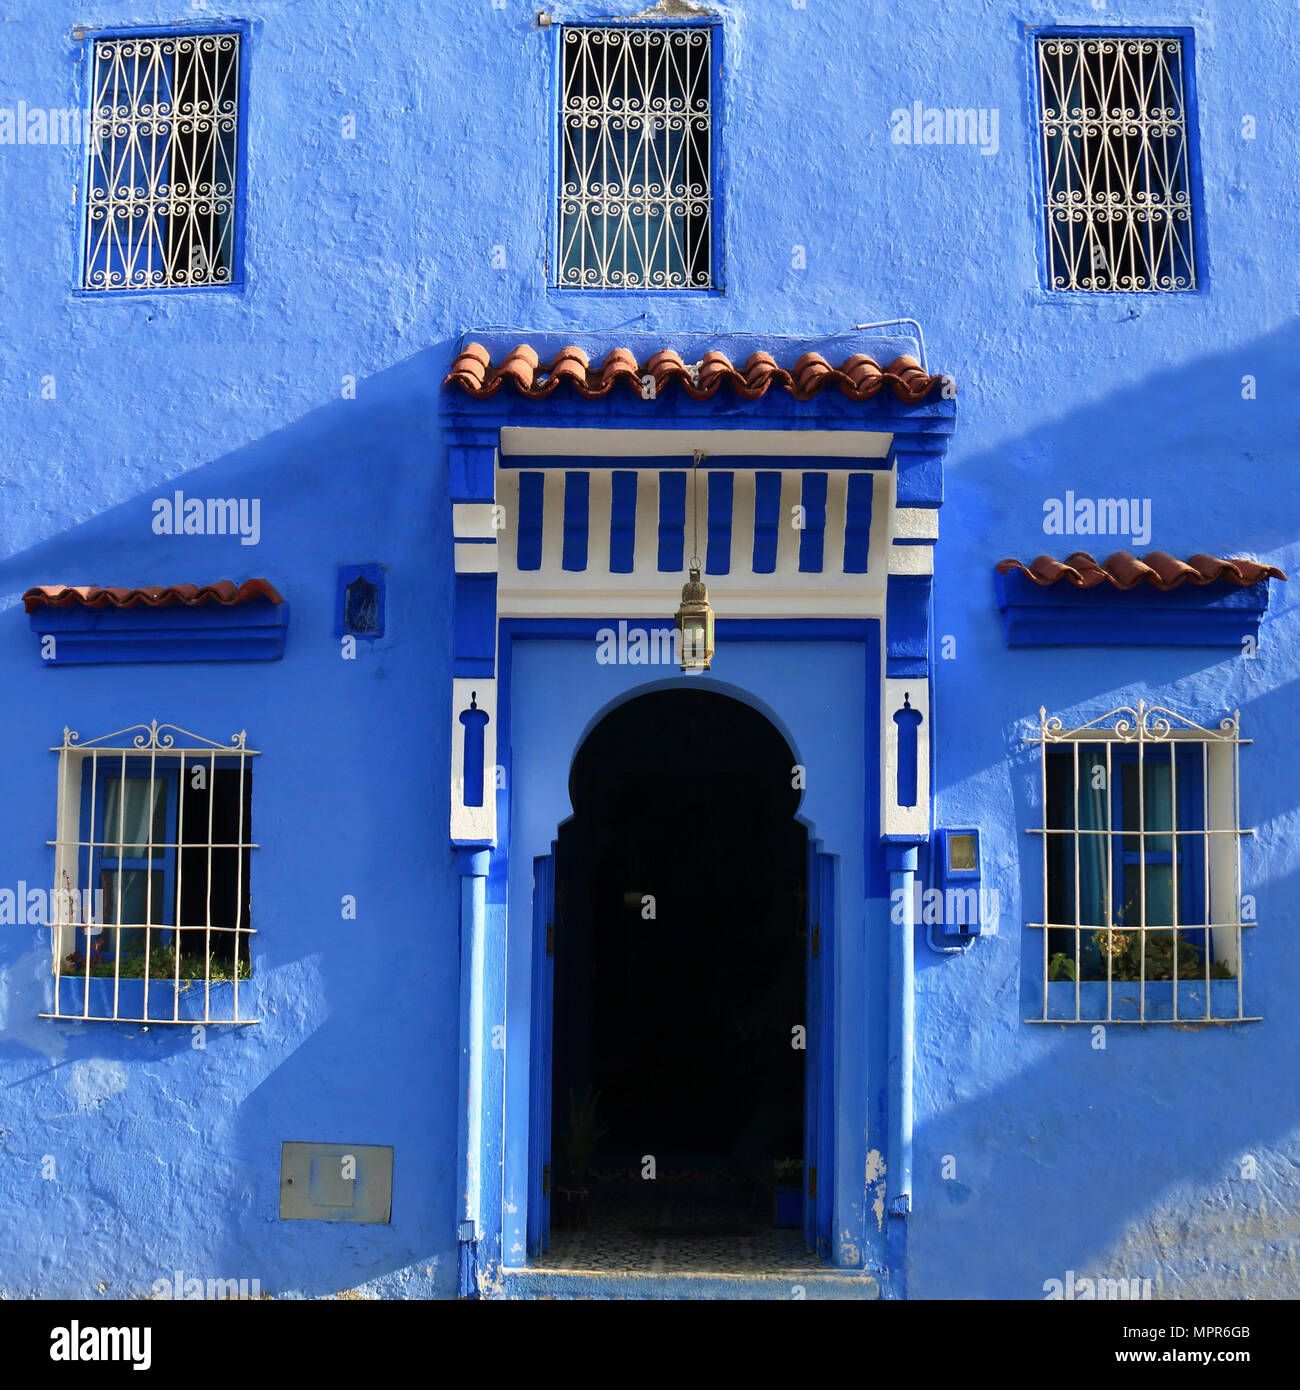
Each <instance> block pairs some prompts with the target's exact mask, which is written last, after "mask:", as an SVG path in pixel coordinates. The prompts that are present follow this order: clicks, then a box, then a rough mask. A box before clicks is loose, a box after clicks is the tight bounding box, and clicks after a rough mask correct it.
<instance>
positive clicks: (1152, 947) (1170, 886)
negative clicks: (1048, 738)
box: [1046, 742, 1228, 980]
mask: <svg viewBox="0 0 1300 1390" xmlns="http://www.w3.org/2000/svg"><path fill="white" fill-rule="evenodd" d="M1205 757H1206V752H1205V747H1204V745H1203V744H1200V743H1195V742H1185V743H1179V742H1168V743H1163V744H1156V745H1152V744H1146V745H1145V746H1144V747H1143V749H1142V754H1141V757H1139V750H1138V748H1137V747H1135V746H1133V745H1131V744H1123V743H1111V744H1110V745H1109V757H1108V745H1106V744H1103V743H1080V744H1079V745H1078V754H1077V759H1078V760H1077V765H1076V761H1075V752H1074V749H1073V748H1070V749H1068V750H1057V751H1052V752H1049V754H1048V756H1047V771H1046V777H1047V830H1048V836H1049V839H1048V845H1047V913H1048V915H1047V921H1048V923H1049V936H1048V949H1049V953H1050V960H1051V962H1052V966H1051V970H1052V975H1051V978H1055V979H1074V978H1076V972H1077V978H1078V979H1080V980H1105V979H1107V978H1108V974H1109V977H1110V978H1112V979H1116V980H1120V979H1138V978H1145V979H1147V980H1160V979H1165V980H1168V979H1172V978H1173V974H1174V968H1175V955H1176V957H1177V973H1178V977H1179V978H1180V979H1198V978H1204V976H1205V974H1206V969H1207V964H1208V967H1209V970H1210V973H1211V976H1212V977H1214V978H1224V977H1226V976H1227V973H1228V972H1227V968H1226V966H1225V965H1224V964H1223V963H1221V962H1216V961H1215V957H1214V947H1213V941H1212V933H1211V932H1210V931H1209V930H1208V924H1209V920H1210V919H1209V913H1208V904H1207V898H1206V892H1205V884H1206V882H1207V881H1208V876H1207V872H1206V852H1207V846H1206V840H1207V836H1206V829H1207V819H1206V806H1205V787H1206V785H1207V770H1206V763H1205ZM1068 924H1073V925H1068ZM1207 952H1208V961H1207ZM1108 956H1109V957H1110V959H1109V962H1108V960H1107V957H1108Z"/></svg>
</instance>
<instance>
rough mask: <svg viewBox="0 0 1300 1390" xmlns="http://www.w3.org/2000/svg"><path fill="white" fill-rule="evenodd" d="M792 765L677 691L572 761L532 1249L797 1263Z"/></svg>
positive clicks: (619, 718)
mask: <svg viewBox="0 0 1300 1390" xmlns="http://www.w3.org/2000/svg"><path fill="white" fill-rule="evenodd" d="M794 764H795V758H794V756H793V754H792V752H791V750H790V748H789V746H788V745H787V743H786V742H785V740H784V738H783V737H782V736H781V735H780V733H778V731H777V730H776V729H775V728H774V727H773V726H772V725H771V724H770V723H769V722H768V721H767V720H766V719H765V718H764V717H763V716H762V715H760V714H759V713H758V712H757V711H755V710H753V709H751V708H750V707H749V706H747V705H745V704H743V703H741V702H740V701H737V700H733V699H730V698H729V697H726V696H722V695H719V694H716V693H712V692H709V691H702V690H698V689H690V688H676V689H670V690H664V691H658V692H654V693H652V694H649V695H644V696H641V697H638V698H636V699H633V700H631V701H629V702H628V703H626V704H624V705H622V706H620V707H619V708H618V709H616V710H614V711H613V712H612V713H611V714H610V715H609V716H608V717H607V718H606V719H605V720H603V721H602V722H601V723H600V724H599V725H598V726H597V727H596V728H595V729H594V730H593V731H592V733H591V734H590V735H589V736H588V738H587V740H586V742H585V743H584V744H583V746H582V748H581V749H580V750H579V753H578V756H577V758H576V759H575V761H574V764H573V769H572V772H571V775H570V784H569V790H570V796H571V800H572V805H573V807H574V814H573V816H572V818H571V819H569V820H568V821H566V822H565V823H564V825H563V826H562V827H561V828H560V832H559V837H558V842H557V846H556V858H555V885H554V890H555V911H554V937H553V942H552V949H553V957H552V962H553V969H554V997H553V1013H552V1015H551V1019H552V1022H551V1027H552V1028H553V1036H552V1055H553V1071H552V1087H551V1123H552V1147H551V1156H550V1167H549V1172H548V1174H547V1188H548V1194H549V1197H550V1216H551V1226H552V1232H553V1234H552V1237H551V1249H552V1251H554V1250H555V1249H556V1248H557V1242H558V1241H560V1240H562V1238H563V1233H564V1232H566V1231H567V1232H581V1233H584V1235H583V1237H582V1238H583V1239H584V1240H585V1241H586V1242H587V1243H588V1244H590V1243H591V1240H592V1237H593V1234H594V1233H599V1232H604V1233H605V1234H606V1235H607V1236H608V1238H609V1239H610V1240H612V1241H614V1242H615V1243H617V1242H618V1240H619V1239H621V1240H623V1241H624V1242H625V1243H626V1245H627V1248H628V1250H629V1251H631V1250H633V1249H634V1248H635V1247H636V1244H637V1242H638V1241H640V1242H654V1241H661V1242H662V1241H681V1240H686V1241H696V1242H699V1241H706V1240H746V1239H748V1240H753V1239H754V1238H758V1237H763V1238H767V1239H772V1238H775V1239H779V1240H782V1241H784V1242H786V1244H787V1245H788V1246H792V1247H794V1248H797V1249H800V1250H801V1249H802V1247H803V1234H802V1230H801V1228H802V1226H803V1218H804V1208H803V1204H804V1201H805V1195H806V1193H807V1191H808V1181H807V1178H808V1175H807V1174H805V1172H804V1161H803V1160H804V1154H805V1147H804V1137H805V1136H804V1129H805V1099H806V1097H805V1064H806V1062H807V1059H808V1058H809V1057H810V1056H812V1055H815V1054H811V1053H810V1052H809V1051H808V1050H807V1048H805V1047H804V1046H802V1045H801V1043H802V1042H803V1039H802V1038H800V1036H799V1035H800V1030H803V1029H805V1028H806V1027H807V1026H808V1022H809V1020H808V1017H807V1014H808V1003H807V994H806V986H807V976H808V957H809V949H810V934H809V925H810V924H809V917H808V902H807V884H808V837H807V831H806V830H805V828H804V826H803V825H801V824H800V823H799V822H798V821H797V820H795V818H794V817H795V811H796V809H797V807H798V804H799V799H800V792H799V791H798V790H797V789H796V780H797V779H796V774H795V768H794ZM814 949H815V948H814ZM809 1046H811V1043H810V1044H809ZM808 1065H809V1066H811V1065H812V1064H811V1063H808ZM652 1174H653V1176H651V1175H652ZM642 1249H644V1245H643V1246H642ZM634 1259H635V1256H634V1255H629V1260H634Z"/></svg>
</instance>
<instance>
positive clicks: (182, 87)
mask: <svg viewBox="0 0 1300 1390" xmlns="http://www.w3.org/2000/svg"><path fill="white" fill-rule="evenodd" d="M241 56H242V55H241V35H240V34H239V33H236V32H227V31H222V32H209V33H191V32H182V33H173V34H165V35H141V34H134V33H125V34H112V35H108V36H106V37H102V38H97V39H96V40H95V41H94V58H93V63H92V73H91V94H90V102H91V139H90V164H89V171H88V179H87V183H88V190H89V191H88V196H87V199H86V209H85V238H84V257H83V268H82V287H83V288H84V289H87V290H123V289H126V290H130V289H149V290H156V289H177V288H184V289H190V288H196V287H210V286H219V285H231V284H235V283H237V281H238V279H239V267H238V245H237V241H238V238H237V234H236V233H237V220H238V210H239V199H240V197H241V189H240V182H241V177H242V164H243V159H242V145H241V140H242V131H241V124H240V123H241V110H242V106H243V100H242V97H243V93H242V91H241V83H242V74H241Z"/></svg>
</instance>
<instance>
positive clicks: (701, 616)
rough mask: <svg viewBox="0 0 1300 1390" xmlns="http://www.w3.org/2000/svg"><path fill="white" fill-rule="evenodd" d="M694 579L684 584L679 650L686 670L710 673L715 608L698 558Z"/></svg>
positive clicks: (678, 633)
mask: <svg viewBox="0 0 1300 1390" xmlns="http://www.w3.org/2000/svg"><path fill="white" fill-rule="evenodd" d="M693 558H694V559H695V560H696V563H695V564H693V565H692V566H691V577H690V579H689V580H688V581H687V583H685V584H683V585H682V605H681V607H680V608H679V609H678V610H677V617H676V623H677V650H678V653H679V654H680V656H681V659H682V670H683V671H707V670H708V669H709V662H710V661H712V660H713V609H712V608H710V607H709V591H708V589H707V588H705V586H704V584H703V583H701V581H700V571H699V567H698V565H699V561H698V557H693Z"/></svg>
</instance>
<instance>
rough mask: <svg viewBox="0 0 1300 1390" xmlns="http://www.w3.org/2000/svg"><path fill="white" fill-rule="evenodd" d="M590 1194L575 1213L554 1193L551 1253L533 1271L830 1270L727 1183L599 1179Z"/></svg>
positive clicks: (756, 1199)
mask: <svg viewBox="0 0 1300 1390" xmlns="http://www.w3.org/2000/svg"><path fill="white" fill-rule="evenodd" d="M590 1193H591V1195H590V1198H589V1199H588V1200H587V1201H586V1202H585V1203H579V1204H578V1209H577V1210H574V1209H572V1207H571V1205H570V1203H569V1201H568V1199H567V1198H566V1197H565V1195H564V1194H562V1193H559V1192H557V1193H555V1194H554V1196H553V1199H552V1205H551V1213H552V1230H551V1243H550V1249H549V1250H548V1251H547V1252H546V1253H545V1254H544V1255H543V1256H542V1257H541V1258H540V1259H536V1260H533V1261H532V1268H534V1269H536V1270H539V1271H547V1270H551V1271H564V1272H573V1271H590V1272H592V1273H644V1274H700V1273H710V1274H764V1275H781V1274H787V1273H788V1274H809V1273H815V1272H818V1271H821V1272H825V1271H826V1269H827V1266H826V1264H825V1262H824V1261H823V1260H820V1259H819V1258H818V1257H817V1256H816V1255H814V1254H812V1253H811V1252H810V1251H808V1250H806V1249H805V1248H804V1242H803V1232H802V1230H785V1229H779V1228H778V1227H777V1226H776V1225H775V1224H774V1222H773V1220H772V1215H771V1212H770V1210H768V1209H766V1203H765V1201H764V1199H763V1196H762V1194H754V1195H753V1197H751V1196H749V1195H748V1194H746V1193H744V1192H741V1191H738V1190H737V1185H736V1184H734V1183H730V1182H728V1181H726V1180H725V1179H722V1178H719V1179H716V1180H714V1181H708V1180H704V1181H701V1180H697V1179H687V1180H678V1181H674V1180H672V1179H671V1178H670V1179H668V1180H667V1181H665V1180H663V1179H656V1180H655V1181H642V1180H640V1179H639V1178H628V1177H623V1176H618V1177H607V1178H604V1179H599V1178H597V1179H595V1180H593V1181H592V1182H591V1183H590ZM766 1200H767V1202H770V1200H771V1198H770V1191H769V1193H768V1194H767V1199H766ZM566 1219H568V1220H569V1221H570V1224H569V1227H568V1228H567V1229H566V1226H565V1222H566Z"/></svg>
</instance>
